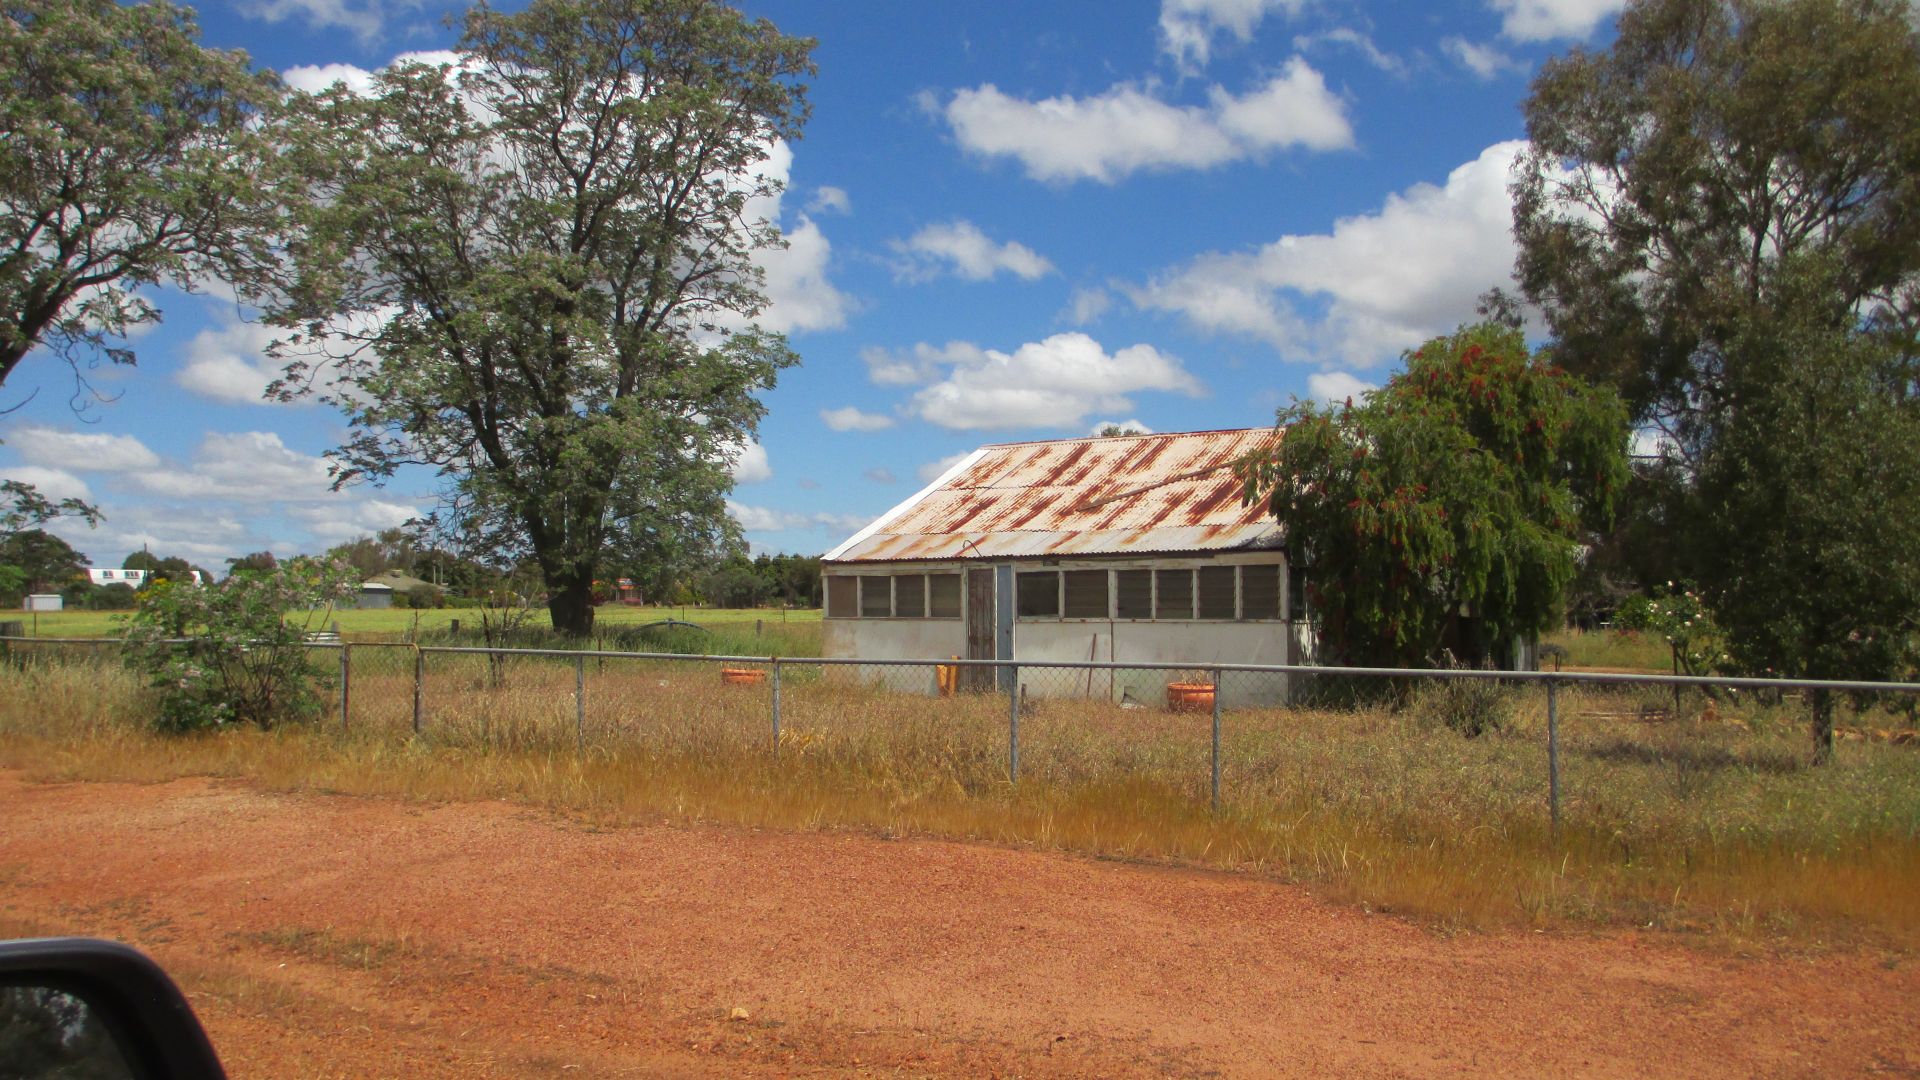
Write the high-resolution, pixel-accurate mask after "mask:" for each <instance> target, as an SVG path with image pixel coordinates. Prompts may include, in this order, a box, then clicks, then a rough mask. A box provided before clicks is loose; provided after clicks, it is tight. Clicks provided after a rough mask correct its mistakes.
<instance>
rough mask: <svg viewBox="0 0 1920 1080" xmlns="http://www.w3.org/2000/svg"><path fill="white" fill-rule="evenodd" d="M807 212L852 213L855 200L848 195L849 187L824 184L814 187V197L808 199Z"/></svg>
mask: <svg viewBox="0 0 1920 1080" xmlns="http://www.w3.org/2000/svg"><path fill="white" fill-rule="evenodd" d="M807 212H808V213H812V214H851V213H853V200H852V199H850V198H848V197H847V189H845V188H837V187H833V186H831V185H828V184H822V185H820V186H819V187H817V188H814V189H813V198H811V199H808V200H807Z"/></svg>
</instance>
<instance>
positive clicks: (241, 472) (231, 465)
mask: <svg viewBox="0 0 1920 1080" xmlns="http://www.w3.org/2000/svg"><path fill="white" fill-rule="evenodd" d="M132 477H133V480H134V481H135V482H136V483H137V485H138V487H139V489H140V490H142V491H145V492H148V493H151V494H154V495H158V496H161V497H164V498H174V499H214V500H221V501H228V502H247V503H254V502H275V503H295V502H324V501H327V500H329V499H333V498H337V496H336V494H335V493H334V492H333V491H332V490H331V487H332V484H333V477H332V475H331V473H330V472H329V471H328V467H327V462H326V459H324V458H321V457H316V456H315V455H312V454H303V453H301V452H300V451H298V450H294V449H292V448H291V447H289V446H287V444H286V443H284V442H281V441H280V436H279V435H277V434H275V433H273V432H271V431H239V432H232V433H228V432H220V431H209V432H207V433H206V435H205V436H204V437H202V438H201V440H200V445H199V447H198V448H196V449H195V451H194V454H193V460H192V462H191V463H190V464H189V465H188V466H187V467H186V468H183V469H181V468H155V469H149V470H147V471H144V472H139V473H134V474H132Z"/></svg>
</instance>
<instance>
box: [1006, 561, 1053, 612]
mask: <svg viewBox="0 0 1920 1080" xmlns="http://www.w3.org/2000/svg"><path fill="white" fill-rule="evenodd" d="M1014 586H1015V587H1014V593H1015V595H1016V597H1017V600H1016V604H1015V607H1014V609H1013V610H1014V614H1016V615H1018V616H1020V617H1021V618H1023V619H1026V618H1036V617H1038V618H1053V619H1057V618H1059V617H1060V574H1059V573H1058V572H1057V571H1054V570H1045V571H1041V572H1038V573H1025V574H1015V575H1014Z"/></svg>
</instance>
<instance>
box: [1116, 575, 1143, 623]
mask: <svg viewBox="0 0 1920 1080" xmlns="http://www.w3.org/2000/svg"><path fill="white" fill-rule="evenodd" d="M1113 600H1114V605H1113V607H1114V611H1113V617H1114V618H1116V619H1151V618H1153V571H1151V570H1121V571H1118V572H1116V573H1115V574H1114V575H1113Z"/></svg>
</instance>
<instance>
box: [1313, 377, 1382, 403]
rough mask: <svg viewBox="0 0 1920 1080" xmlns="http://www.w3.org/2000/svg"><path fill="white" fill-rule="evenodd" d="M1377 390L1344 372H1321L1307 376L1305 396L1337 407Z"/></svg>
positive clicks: (1368, 383)
mask: <svg viewBox="0 0 1920 1080" xmlns="http://www.w3.org/2000/svg"><path fill="white" fill-rule="evenodd" d="M1378 389H1380V388H1379V387H1378V386H1377V385H1375V384H1373V383H1370V382H1367V381H1366V380H1365V379H1362V378H1360V377H1359V376H1358V375H1352V374H1349V373H1347V372H1345V371H1322V372H1319V373H1317V374H1314V375H1309V376H1307V396H1308V397H1311V398H1313V399H1314V400H1315V401H1320V402H1324V403H1326V404H1328V405H1338V404H1340V403H1341V402H1343V401H1346V400H1347V399H1348V398H1352V399H1353V400H1354V401H1355V402H1358V401H1359V400H1360V399H1361V398H1362V397H1364V396H1366V395H1367V394H1370V393H1372V392H1373V391H1375V390H1378Z"/></svg>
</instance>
